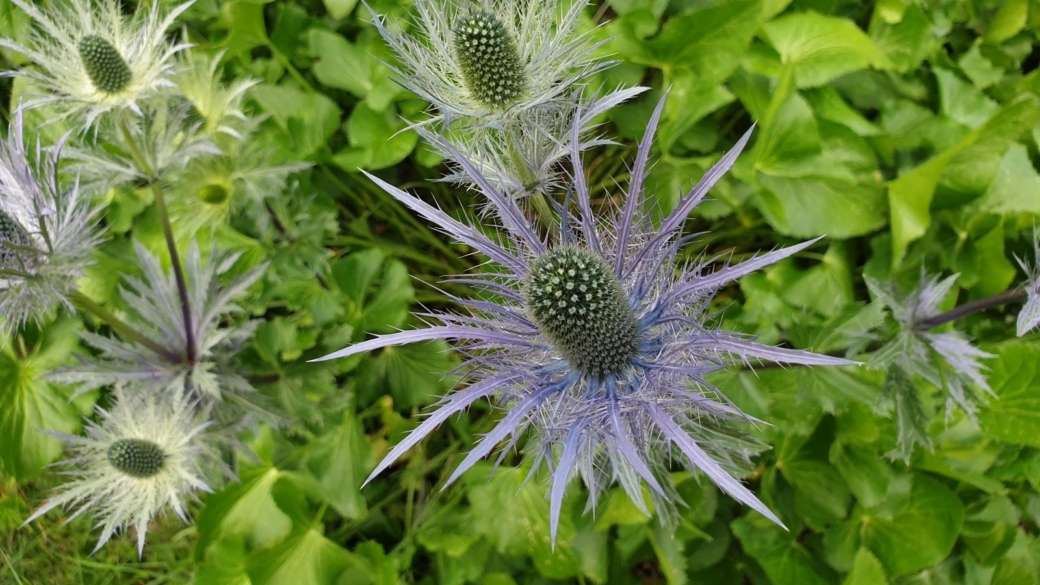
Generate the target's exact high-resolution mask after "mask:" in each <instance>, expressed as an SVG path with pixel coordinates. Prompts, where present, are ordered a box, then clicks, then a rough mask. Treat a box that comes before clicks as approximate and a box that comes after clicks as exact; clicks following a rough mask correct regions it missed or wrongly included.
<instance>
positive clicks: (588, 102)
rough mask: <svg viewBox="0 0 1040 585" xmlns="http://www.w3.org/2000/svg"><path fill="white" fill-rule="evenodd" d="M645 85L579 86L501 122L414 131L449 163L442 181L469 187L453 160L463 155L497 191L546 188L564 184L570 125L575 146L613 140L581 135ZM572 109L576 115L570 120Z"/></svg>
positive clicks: (465, 175) (469, 181)
mask: <svg viewBox="0 0 1040 585" xmlns="http://www.w3.org/2000/svg"><path fill="white" fill-rule="evenodd" d="M646 89H647V88H644V87H635V88H630V89H625V90H620V91H616V92H613V93H610V94H608V95H606V96H603V97H595V98H591V99H584V98H582V97H580V94H581V91H580V90H575V97H574V98H573V100H571V101H572V102H573V103H572V104H571V105H563V106H547V107H539V108H532V109H530V110H528V111H527V112H526V113H525V115H524V116H523V117H521V118H519V119H517V120H514V121H512V122H511V123H510V124H508V125H506V126H503V127H492V126H461V125H458V124H456V125H454V126H452V127H450V128H436V129H435V128H434V127H432V126H428V125H418V126H416V130H417V131H418V132H419V134H420V135H421V136H422V137H423V138H424V139H425V140H426V142H427V143H429V144H430V145H431V146H432V147H433V149H434V151H436V152H437V153H438V154H439V155H441V156H442V157H444V158H445V159H447V160H448V161H449V162H450V163H451V167H452V168H451V170H450V172H449V174H448V175H447V176H445V177H444V180H445V181H450V182H453V183H457V184H461V185H465V186H469V187H475V184H474V181H473V179H472V177H471V176H470V174H469V173H467V172H466V171H465V170H464V168H463V167H462V165H460V164H459V163H458V162H457V161H458V159H460V158H464V159H466V160H467V161H469V162H470V163H471V164H473V165H475V166H476V167H477V168H478V169H479V170H480V173H481V176H482V177H484V178H486V179H487V180H488V181H490V182H491V183H492V184H494V185H495V186H496V187H497V188H499V189H500V190H502V191H509V192H513V193H518V194H526V193H530V192H536V191H537V192H542V193H548V192H550V191H555V190H558V189H560V188H562V187H563V186H564V182H565V180H566V178H565V177H564V176H563V174H564V173H563V169H562V168H560V163H561V162H562V161H564V160H565V159H566V158H567V157H569V156H570V140H569V139H568V136H569V135H570V131H571V128H573V126H574V124H576V123H577V124H578V125H579V127H580V128H581V129H582V130H581V132H580V136H581V140H580V142H579V143H578V150H579V151H581V152H584V151H585V150H587V149H589V148H593V147H596V146H602V145H606V144H613V142H612V141H610V140H605V139H602V138H599V137H587V136H585V135H586V133H587V132H588V131H589V130H592V129H593V128H594V127H595V119H596V117H597V116H599V115H600V114H602V113H603V112H606V111H607V110H609V109H610V108H612V107H614V106H616V105H618V104H620V103H621V102H624V101H626V100H629V99H631V98H633V97H635V96H637V95H639V94H640V93H643V92H644V91H646ZM578 112H580V118H579V119H578V120H575V116H576V115H578Z"/></svg>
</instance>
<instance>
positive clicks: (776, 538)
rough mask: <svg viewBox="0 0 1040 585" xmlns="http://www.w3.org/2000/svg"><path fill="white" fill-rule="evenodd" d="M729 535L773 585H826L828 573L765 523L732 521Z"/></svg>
mask: <svg viewBox="0 0 1040 585" xmlns="http://www.w3.org/2000/svg"><path fill="white" fill-rule="evenodd" d="M732 528H733V534H735V535H736V536H737V538H738V539H739V540H740V544H741V546H743V547H744V551H745V552H747V554H748V555H750V556H751V558H753V559H755V560H756V561H757V562H758V564H760V565H762V568H763V569H765V572H766V575H769V579H770V581H772V583H774V585H826V584H827V583H829V582H830V580H829V579H828V577H829V575H828V571H827V569H826V567H824V566H822V563H820V562H819V561H817V560H816V559H815V558H814V557H813V555H812V554H811V553H810V552H809V550H808V549H806V548H805V547H804V546H802V545H801V544H800V543H799V542H798V541H797V540H795V538H794V535H792V534H791V533H789V532H786V531H784V530H783V529H782V528H780V527H779V526H777V525H775V524H773V523H772V522H770V521H769V520H767V519H765V518H763V517H761V516H758V515H755V514H749V515H747V516H744V517H743V518H740V519H739V520H737V521H735V522H733V524H732Z"/></svg>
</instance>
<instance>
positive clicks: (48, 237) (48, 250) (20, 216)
mask: <svg viewBox="0 0 1040 585" xmlns="http://www.w3.org/2000/svg"><path fill="white" fill-rule="evenodd" d="M61 146H62V145H61V144H59V145H57V146H56V147H55V148H54V149H53V150H44V149H42V148H41V147H40V145H39V144H37V146H36V150H35V152H34V153H33V155H32V156H30V153H29V152H27V151H26V147H25V143H24V141H23V134H22V113H21V110H18V111H16V112H15V115H14V119H13V120H12V122H11V126H10V132H9V134H8V137H7V140H0V334H2V335H4V336H5V337H6V335H7V334H9V333H10V332H11V331H12V330H14V329H16V328H18V327H19V326H21V325H22V324H23V323H25V322H26V321H27V320H28V319H30V318H36V319H39V318H41V317H43V316H45V315H47V314H48V313H49V312H50V311H52V310H53V309H54V308H55V307H57V306H59V305H66V306H70V304H69V295H71V294H72V293H73V292H75V290H76V280H77V279H79V277H80V276H81V275H82V273H83V269H84V268H86V267H87V265H88V264H89V263H90V254H91V253H92V252H93V250H94V248H95V247H96V246H97V244H98V242H99V236H98V234H97V231H96V230H95V221H94V219H95V212H94V210H93V209H92V208H91V205H90V201H89V199H88V198H87V197H85V196H84V195H83V194H82V192H81V191H80V185H79V183H78V182H76V183H73V184H72V185H69V186H67V188H65V189H63V188H62V187H61V186H60V185H59V184H58V174H57V167H58V157H59V153H60V150H61ZM30 158H32V159H35V161H31V160H30Z"/></svg>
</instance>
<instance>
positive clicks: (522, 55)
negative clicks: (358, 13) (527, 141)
mask: <svg viewBox="0 0 1040 585" xmlns="http://www.w3.org/2000/svg"><path fill="white" fill-rule="evenodd" d="M584 8H585V2H582V1H578V2H574V3H573V4H571V6H570V7H569V8H566V9H562V8H561V5H560V3H559V2H555V1H554V0H485V1H483V2H480V3H479V5H478V3H476V2H469V1H468V0H452V1H449V2H435V1H432V0H420V1H419V2H416V10H417V11H418V18H417V19H416V21H415V27H416V34H415V35H407V34H404V33H401V32H399V31H396V30H391V28H389V27H388V26H387V25H386V23H385V22H383V19H382V18H381V17H380V16H379V15H377V14H375V13H374V12H373V13H372V16H373V20H374V22H375V25H376V27H377V28H378V29H379V33H380V34H381V35H382V36H383V38H384V39H385V40H386V42H387V43H388V44H389V45H390V46H391V48H392V49H393V50H394V52H396V53H397V55H398V58H399V61H400V65H399V66H397V67H393V66H392V67H391V68H392V69H393V71H394V73H395V74H396V79H397V81H398V83H400V84H401V85H403V86H404V87H405V88H407V89H409V90H411V91H412V92H413V93H415V94H416V95H418V96H419V97H421V98H423V99H424V100H426V101H428V102H430V103H431V104H432V105H433V107H434V108H435V109H436V110H437V115H436V116H435V119H442V120H444V121H446V122H447V121H450V120H452V119H453V118H455V117H457V116H459V117H465V118H469V119H470V121H469V122H468V124H473V125H501V124H502V123H503V122H504V121H505V120H508V119H515V118H518V117H520V116H522V115H524V113H525V112H526V111H527V110H530V109H531V108H538V107H543V106H546V105H550V106H551V105H554V104H560V103H562V102H570V101H571V100H572V99H573V92H572V91H571V90H572V89H573V87H574V86H575V84H577V83H578V82H580V81H581V80H583V79H585V78H587V77H588V76H590V75H592V74H593V73H595V72H597V71H599V70H601V69H603V68H604V67H606V66H608V65H609V63H608V62H606V61H603V60H601V59H598V58H596V57H595V56H594V55H593V53H594V52H595V50H596V49H597V48H598V47H599V46H600V45H601V44H602V43H593V42H589V40H588V38H587V36H586V35H584V34H577V33H576V32H575V28H576V26H577V24H578V19H579V18H580V16H581V11H582V9H584ZM561 11H562V14H559V13H560V12H561Z"/></svg>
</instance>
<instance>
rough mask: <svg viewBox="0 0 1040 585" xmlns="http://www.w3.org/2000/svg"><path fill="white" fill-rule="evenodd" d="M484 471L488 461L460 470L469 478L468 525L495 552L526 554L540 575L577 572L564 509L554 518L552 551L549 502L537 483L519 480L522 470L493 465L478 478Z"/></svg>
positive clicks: (572, 531)
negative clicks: (557, 524)
mask: <svg viewBox="0 0 1040 585" xmlns="http://www.w3.org/2000/svg"><path fill="white" fill-rule="evenodd" d="M489 471H490V466H489V465H478V466H475V467H474V468H473V469H472V470H471V471H469V472H468V473H466V476H467V477H469V478H474V480H475V481H474V483H473V484H472V485H471V486H470V487H469V492H468V495H469V501H470V504H471V506H472V514H473V529H474V530H476V531H477V532H478V533H480V534H481V535H483V536H484V537H485V538H487V539H488V541H489V542H490V543H491V545H492V546H493V547H494V548H495V549H496V550H497V551H498V552H500V553H511V554H526V555H528V556H530V557H531V562H532V564H533V565H534V567H535V568H536V569H537V570H538V572H539V573H541V574H542V575H544V576H546V577H550V578H553V579H565V578H567V577H573V576H575V575H577V574H579V573H580V571H581V561H580V559H579V558H578V556H577V554H576V553H575V552H574V549H573V548H572V546H571V544H570V541H571V539H572V538H573V537H574V535H575V528H574V523H573V521H572V520H571V518H570V515H569V514H568V513H567V507H566V506H565V507H564V513H563V514H561V516H560V528H559V533H558V535H557V538H556V548H555V550H554V549H553V547H552V543H551V542H550V540H549V501H548V500H547V499H546V497H545V493H544V489H542V484H541V483H539V482H538V481H535V480H532V481H529V482H526V483H525V482H524V478H525V476H526V473H525V472H524V471H523V470H521V469H516V468H499V469H498V470H497V471H495V473H494V475H493V476H492V477H491V479H490V480H487V481H484V478H486V477H487V474H488V473H489ZM478 478H479V479H478Z"/></svg>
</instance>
